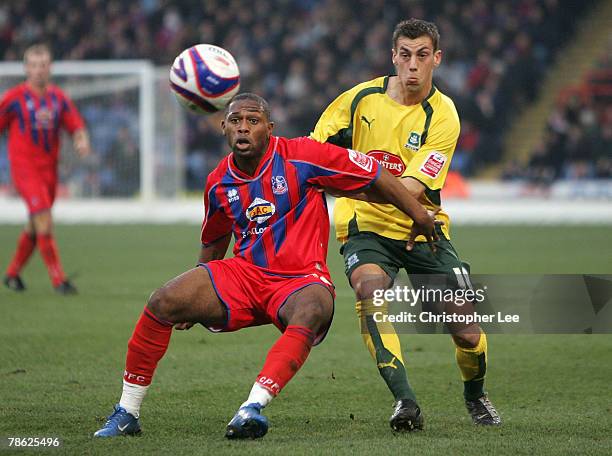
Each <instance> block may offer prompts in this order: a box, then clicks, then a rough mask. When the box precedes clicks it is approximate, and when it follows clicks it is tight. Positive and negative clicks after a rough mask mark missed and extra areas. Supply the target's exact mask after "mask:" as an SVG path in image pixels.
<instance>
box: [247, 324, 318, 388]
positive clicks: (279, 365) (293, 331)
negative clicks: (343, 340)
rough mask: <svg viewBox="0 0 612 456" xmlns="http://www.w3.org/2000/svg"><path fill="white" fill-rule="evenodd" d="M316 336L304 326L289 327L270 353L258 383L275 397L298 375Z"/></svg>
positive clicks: (258, 377)
mask: <svg viewBox="0 0 612 456" xmlns="http://www.w3.org/2000/svg"><path fill="white" fill-rule="evenodd" d="M313 342H314V334H313V333H312V331H311V330H310V329H308V328H306V327H304V326H295V325H291V326H287V329H286V330H285V332H284V333H283V335H282V336H280V338H279V339H278V340H277V341H276V343H275V344H274V345H273V346H272V348H271V349H270V351H269V352H268V356H267V357H266V362H265V363H264V366H263V368H262V369H261V372H260V373H259V375H258V376H257V382H258V383H259V384H260V385H261V386H263V387H264V388H266V389H267V390H268V391H270V392H271V393H272V394H273V395H274V396H276V395H277V394H278V393H280V391H281V389H283V388H284V386H285V385H286V384H287V383H288V382H289V380H291V378H292V377H293V376H294V375H295V374H296V372H297V371H298V370H300V367H302V364H304V361H306V358H308V353H310V349H311V348H312V343H313Z"/></svg>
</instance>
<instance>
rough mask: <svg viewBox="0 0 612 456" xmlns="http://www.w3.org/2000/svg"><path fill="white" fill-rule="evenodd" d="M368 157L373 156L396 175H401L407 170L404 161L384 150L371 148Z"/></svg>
mask: <svg viewBox="0 0 612 456" xmlns="http://www.w3.org/2000/svg"><path fill="white" fill-rule="evenodd" d="M368 157H372V158H373V159H374V160H376V161H377V162H378V163H380V165H381V166H382V167H383V168H385V169H386V170H387V171H389V172H390V173H391V174H393V175H394V176H395V177H399V176H401V175H402V174H404V171H406V165H405V164H404V161H403V160H402V159H401V157H399V156H397V155H395V154H391V153H389V152H385V151H384V150H371V151H370V152H368Z"/></svg>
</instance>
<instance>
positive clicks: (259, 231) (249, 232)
mask: <svg viewBox="0 0 612 456" xmlns="http://www.w3.org/2000/svg"><path fill="white" fill-rule="evenodd" d="M267 229H268V227H267V226H261V227H259V228H258V227H254V228H251V229H250V230H247V231H243V232H242V233H241V234H242V239H244V238H245V237H247V236H259V235H261V234H264V231H266V230H267Z"/></svg>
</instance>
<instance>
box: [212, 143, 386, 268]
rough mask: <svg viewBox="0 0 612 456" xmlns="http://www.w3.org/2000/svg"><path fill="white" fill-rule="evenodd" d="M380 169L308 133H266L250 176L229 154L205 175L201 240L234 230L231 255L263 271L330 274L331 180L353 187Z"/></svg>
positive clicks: (341, 187) (366, 182)
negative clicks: (327, 192)
mask: <svg viewBox="0 0 612 456" xmlns="http://www.w3.org/2000/svg"><path fill="white" fill-rule="evenodd" d="M379 172H380V169H379V165H378V163H377V162H376V161H375V160H373V159H372V158H371V157H368V156H367V155H364V154H362V153H360V152H356V151H354V150H350V149H343V148H341V147H337V146H334V145H332V144H329V143H324V144H321V143H319V142H317V141H314V140H312V139H309V138H295V139H287V138H282V137H277V136H272V137H271V138H270V144H269V146H268V149H267V150H266V152H265V154H264V156H263V157H262V160H261V162H260V164H259V166H258V168H257V170H256V171H255V174H254V176H249V175H247V174H245V173H243V172H241V171H240V170H239V169H238V168H237V167H236V165H235V163H234V161H233V154H230V155H229V156H227V157H225V158H224V159H223V160H221V162H220V163H219V165H218V166H217V168H216V169H215V170H214V171H213V172H212V173H211V174H210V175H209V176H208V180H207V183H206V190H205V193H204V207H205V211H206V213H205V217H204V222H203V224H202V244H204V245H207V244H210V243H211V242H214V241H215V240H218V239H220V238H221V237H223V236H225V235H227V234H228V233H230V232H233V234H234V238H235V240H236V242H235V244H234V255H236V256H239V257H242V258H244V259H245V260H246V261H249V262H251V263H253V264H255V265H256V266H259V267H261V268H264V269H266V270H267V272H269V273H272V274H278V275H288V276H292V275H303V274H309V273H312V272H313V271H316V270H318V271H321V272H325V273H327V274H329V272H328V271H327V266H326V264H325V260H326V258H327V243H328V238H329V217H328V213H327V204H326V201H325V194H324V193H322V192H320V191H318V190H317V189H320V188H322V187H330V188H335V189H339V190H345V191H358V190H361V189H363V188H366V187H367V186H369V185H371V184H372V183H373V182H374V181H375V180H376V178H377V177H378V175H379Z"/></svg>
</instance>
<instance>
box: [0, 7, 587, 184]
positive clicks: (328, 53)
mask: <svg viewBox="0 0 612 456" xmlns="http://www.w3.org/2000/svg"><path fill="white" fill-rule="evenodd" d="M593 3H594V0H586V1H583V2H579V3H575V2H574V3H572V4H571V5H565V4H563V5H562V4H561V2H559V1H558V0H522V1H521V2H519V3H518V4H517V2H516V1H514V0H499V1H496V2H484V1H482V0H469V1H466V2H456V1H454V0H434V1H424V0H410V1H408V0H402V1H398V2H369V1H366V0H358V1H349V0H311V1H303V0H288V1H283V2H271V1H270V0H258V2H257V7H256V8H243V7H240V2H238V1H236V0H234V1H230V2H229V3H228V2H224V1H222V0H208V1H206V2H200V1H196V0H187V1H178V0H167V1H163V2H162V1H151V0H141V1H137V2H118V1H108V2H107V1H101V0H87V2H86V8H83V7H82V2H81V1H77V0H58V1H57V2H51V3H49V2H39V1H36V0H23V1H20V2H5V3H4V4H3V5H2V6H0V56H3V58H4V60H11V59H15V58H17V55H18V53H19V52H20V51H21V50H23V49H24V47H25V46H27V44H28V42H29V41H30V40H32V39H42V38H44V39H46V40H47V41H48V42H50V43H53V46H54V49H55V52H56V55H57V56H58V58H62V59H94V58H102V59H123V58H143V59H151V60H153V61H154V62H156V63H157V64H160V65H166V66H167V65H169V64H170V62H172V60H173V58H174V57H175V56H176V55H178V53H179V52H180V51H181V50H182V49H184V48H186V47H188V46H190V45H193V44H195V43H198V42H211V43H215V44H219V45H221V46H223V47H226V48H227V49H229V50H230V51H231V52H232V53H233V54H234V56H235V57H236V58H237V60H238V62H239V63H240V67H241V72H242V84H243V85H242V87H243V88H249V89H251V90H254V91H256V92H260V93H262V94H263V95H264V96H266V97H267V98H268V99H270V100H271V102H272V105H273V106H275V107H276V108H275V109H276V110H280V109H281V107H283V106H289V108H288V109H286V110H285V111H284V112H282V113H280V114H283V115H278V116H276V113H275V117H276V118H277V119H278V124H277V125H278V129H279V131H280V132H282V133H283V134H286V135H288V136H294V135H298V134H303V133H304V132H307V131H310V130H311V128H312V126H313V125H314V123H315V121H316V119H317V116H318V113H319V112H320V109H321V106H324V105H326V104H327V103H329V101H331V100H332V99H333V98H334V97H335V96H336V95H337V94H338V93H340V92H342V91H343V90H346V89H347V88H349V87H351V86H353V85H355V84H356V83H358V82H359V81H364V80H368V79H371V78H373V77H374V76H375V75H378V74H384V73H386V72H388V71H391V70H392V68H391V67H390V66H389V64H388V62H387V61H386V60H385V58H384V55H383V53H381V52H380V49H385V48H386V47H387V46H388V44H387V42H386V35H387V34H388V31H389V30H390V29H391V28H392V27H393V25H394V24H395V22H396V21H397V18H401V17H408V16H413V17H421V18H426V19H430V20H432V19H433V20H435V21H436V22H437V23H438V24H440V27H441V29H442V31H443V36H444V37H445V42H444V43H443V45H444V47H445V50H446V55H445V59H444V60H445V63H444V64H443V65H442V68H440V71H439V80H436V83H437V84H438V86H439V88H440V89H441V90H442V91H444V92H445V93H448V94H449V96H451V97H452V98H453V99H454V100H455V103H456V105H457V108H458V111H459V112H460V113H461V116H462V119H463V120H464V121H466V122H468V121H469V122H471V123H472V125H474V128H475V129H476V130H477V133H478V135H479V138H480V139H479V141H478V144H477V145H476V148H475V149H474V151H473V155H474V156H476V157H478V159H477V160H472V163H471V165H470V166H469V167H466V169H465V170H464V171H465V172H468V173H475V172H477V171H478V170H479V169H480V167H482V166H483V165H486V164H487V163H490V162H494V161H497V160H499V159H500V150H501V143H500V136H501V135H500V134H499V132H500V131H503V130H504V128H505V127H506V126H507V125H508V122H509V121H510V120H511V119H512V117H513V115H515V114H516V113H517V112H520V108H521V106H523V105H524V104H525V103H526V102H527V100H531V99H533V95H534V94H535V93H536V92H537V82H538V81H540V80H541V76H542V72H543V71H544V68H545V67H546V66H547V65H549V64H550V63H551V62H552V61H553V59H554V57H555V53H556V52H557V50H558V49H559V47H560V46H561V45H562V44H563V43H564V41H565V40H567V39H568V37H570V36H571V32H572V30H573V27H574V26H575V22H576V18H577V17H579V16H580V14H582V13H583V12H584V11H586V9H587V8H588V7H589V6H590V5H592V4H593ZM85 11H87V12H86V13H85ZM264 11H265V14H263V13H262V12H264ZM94 18H95V20H94ZM230 24H238V25H239V26H238V27H233V26H230ZM340 24H342V26H339V25H340ZM109 36H112V39H105V38H104V37H109ZM337 62H342V64H341V65H339V64H337ZM289 99H291V100H295V103H292V104H289V105H288V104H286V101H287V100H289ZM189 123H190V128H195V125H196V124H197V123H198V120H196V119H193V118H191V119H190V121H189ZM92 125H93V124H92ZM92 133H93V132H92ZM212 137H213V135H211V136H209V138H210V139H211V140H212ZM197 150H198V149H190V150H188V154H191V153H193V154H198V153H200V152H197ZM191 162H192V169H191V170H190V172H191V173H193V172H194V170H193V166H202V167H203V168H202V169H199V170H197V171H195V174H197V175H202V174H204V175H205V174H207V172H208V171H209V168H206V166H207V165H206V163H207V162H208V160H201V159H197V158H196V159H194V160H191ZM189 180H190V179H189ZM199 187H200V185H197V186H194V187H191V188H192V189H199Z"/></svg>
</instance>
